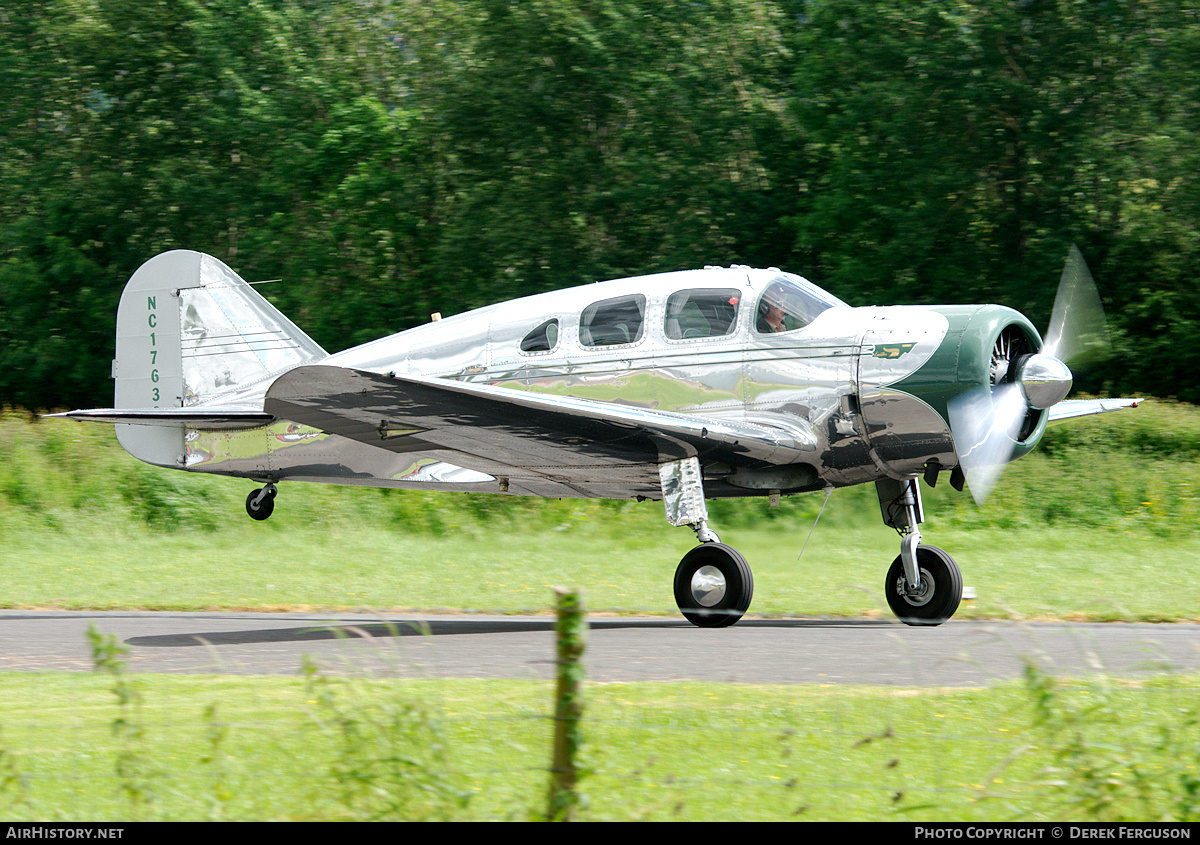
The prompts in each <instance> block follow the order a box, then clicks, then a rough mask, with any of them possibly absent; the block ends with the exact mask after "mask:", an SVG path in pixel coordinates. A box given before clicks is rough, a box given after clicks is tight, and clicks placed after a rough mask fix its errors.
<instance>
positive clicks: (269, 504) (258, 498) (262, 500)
mask: <svg viewBox="0 0 1200 845" xmlns="http://www.w3.org/2000/svg"><path fill="white" fill-rule="evenodd" d="M274 510H275V486H274V485H271V486H270V487H266V488H264V489H262V490H255V491H253V492H252V493H251V494H250V495H249V496H247V497H246V513H248V514H250V516H251V517H253V518H254V519H266V518H267V517H269V516H270V515H271V513H272V511H274Z"/></svg>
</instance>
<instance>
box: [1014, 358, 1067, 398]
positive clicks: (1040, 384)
mask: <svg viewBox="0 0 1200 845" xmlns="http://www.w3.org/2000/svg"><path fill="white" fill-rule="evenodd" d="M1019 368H1020V369H1019V370H1018V371H1017V382H1018V383H1019V384H1020V385H1021V390H1022V391H1024V393H1025V399H1026V401H1027V402H1029V404H1030V406H1031V407H1033V408H1041V409H1045V408H1049V407H1051V406H1052V405H1057V404H1058V403H1059V402H1061V401H1062V400H1063V399H1065V398H1066V396H1067V394H1068V393H1069V392H1070V391H1071V383H1072V381H1073V377H1072V376H1071V370H1070V369H1069V368H1068V367H1067V365H1066V364H1064V363H1063V362H1062V361H1060V360H1058V359H1057V358H1055V357H1054V356H1052V355H1042V354H1037V355H1027V356H1025V357H1024V358H1022V359H1021V362H1020V364H1019Z"/></svg>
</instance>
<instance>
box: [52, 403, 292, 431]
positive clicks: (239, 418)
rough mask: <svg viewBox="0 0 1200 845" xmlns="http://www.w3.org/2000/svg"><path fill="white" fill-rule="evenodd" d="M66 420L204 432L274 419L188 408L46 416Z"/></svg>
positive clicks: (240, 411) (99, 410)
mask: <svg viewBox="0 0 1200 845" xmlns="http://www.w3.org/2000/svg"><path fill="white" fill-rule="evenodd" d="M46 416H48V417H66V418H67V419H69V420H81V421H85V422H103V423H114V424H116V423H128V424H132V425H150V426H180V425H185V426H187V427H188V428H199V429H207V430H224V429H241V428H254V427H255V426H260V425H266V424H267V423H270V422H273V421H274V420H275V418H274V417H273V416H271V415H270V414H265V413H263V412H262V411H255V410H252V409H249V408H221V407H191V408H91V409H87V410H82V411H67V412H66V413H64V414H46Z"/></svg>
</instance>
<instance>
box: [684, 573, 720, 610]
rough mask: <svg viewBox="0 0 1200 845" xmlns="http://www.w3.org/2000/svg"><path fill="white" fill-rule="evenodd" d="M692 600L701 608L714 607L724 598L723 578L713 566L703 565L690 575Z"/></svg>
mask: <svg viewBox="0 0 1200 845" xmlns="http://www.w3.org/2000/svg"><path fill="white" fill-rule="evenodd" d="M691 586H692V598H694V599H695V600H696V603H697V604H698V605H700V606H701V607H714V606H716V605H717V604H719V603H720V601H721V599H723V598H725V576H724V575H722V574H721V570H719V569H717V567H715V566H711V565H708V564H706V565H704V566H701V567H700V568H699V569H697V570H696V572H695V574H693V575H692V585H691Z"/></svg>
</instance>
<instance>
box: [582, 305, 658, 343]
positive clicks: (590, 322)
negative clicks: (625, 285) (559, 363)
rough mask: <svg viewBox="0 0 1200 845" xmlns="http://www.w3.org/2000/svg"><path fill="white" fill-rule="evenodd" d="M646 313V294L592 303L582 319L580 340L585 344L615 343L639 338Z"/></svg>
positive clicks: (630, 341)
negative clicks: (643, 316)
mask: <svg viewBox="0 0 1200 845" xmlns="http://www.w3.org/2000/svg"><path fill="white" fill-rule="evenodd" d="M645 313H646V297H644V296H642V295H641V294H635V295H633V296H620V297H617V298H616V299H605V300H603V301H602V302H597V303H595V304H593V305H589V306H588V307H587V308H586V309H584V312H583V316H582V317H580V318H579V342H580V343H582V344H583V345H584V346H613V345H617V344H621V343H633V342H635V341H637V340H640V339H641V337H642V315H644V314H645Z"/></svg>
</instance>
